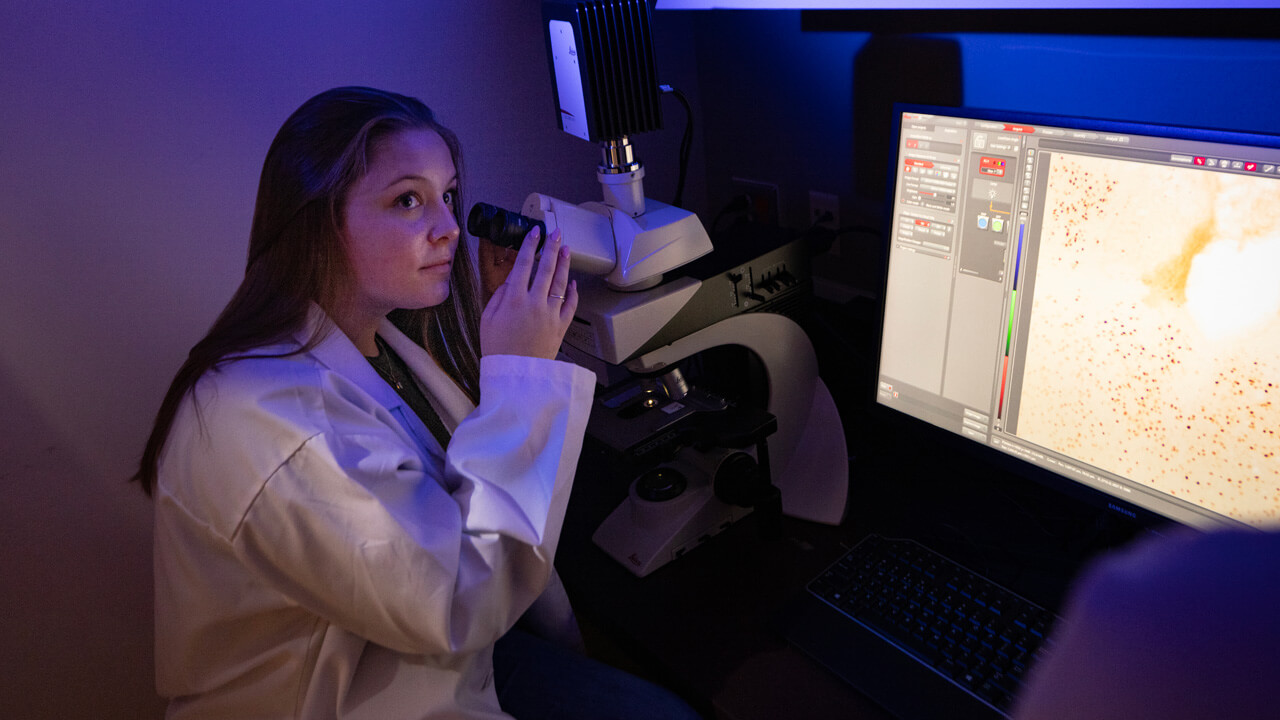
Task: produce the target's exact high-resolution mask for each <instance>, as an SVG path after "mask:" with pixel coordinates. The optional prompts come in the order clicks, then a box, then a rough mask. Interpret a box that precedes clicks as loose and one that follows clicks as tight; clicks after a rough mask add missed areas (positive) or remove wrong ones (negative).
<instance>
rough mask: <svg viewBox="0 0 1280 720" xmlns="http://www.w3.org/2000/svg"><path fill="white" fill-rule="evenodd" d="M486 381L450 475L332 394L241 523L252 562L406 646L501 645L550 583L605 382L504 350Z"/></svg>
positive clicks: (455, 442)
mask: <svg viewBox="0 0 1280 720" xmlns="http://www.w3.org/2000/svg"><path fill="white" fill-rule="evenodd" d="M480 386H481V402H480V404H479V406H478V407H477V408H476V410H475V412H473V413H472V414H471V415H469V416H468V417H466V418H465V419H464V420H463V421H462V422H461V423H460V424H459V425H458V427H457V429H456V430H455V433H454V435H453V438H452V440H451V442H450V444H449V449H448V452H447V458H446V462H445V466H444V468H443V475H441V474H440V468H439V467H438V466H434V465H432V464H431V463H426V464H425V465H424V463H423V461H422V457H421V455H420V454H419V453H416V452H407V451H406V447H405V445H404V443H403V440H402V438H401V436H399V435H398V434H397V433H395V432H394V431H393V430H392V429H389V428H388V427H387V425H386V424H385V423H384V422H380V421H378V419H377V418H374V417H371V416H370V415H369V414H368V413H367V411H365V410H363V409H362V408H359V407H354V406H352V405H349V404H346V403H344V402H342V401H341V399H340V398H339V399H337V400H330V401H327V405H326V408H325V416H326V419H327V421H328V422H329V423H330V427H329V428H328V429H327V430H325V431H324V432H322V433H318V434H316V435H314V436H312V437H311V438H309V439H308V440H307V441H306V442H305V443H303V445H302V446H301V447H300V448H299V449H298V450H297V452H295V453H294V454H293V455H292V457H290V458H289V459H288V460H287V461H286V462H285V463H284V464H282V465H281V466H280V467H279V468H278V469H277V470H276V471H275V472H274V473H273V474H272V476H271V478H270V479H269V480H268V482H267V483H266V485H265V486H264V488H263V490H262V492H261V493H259V495H258V497H256V498H255V499H254V502H253V504H252V506H251V507H250V509H249V511H248V513H247V514H246V516H245V519H244V521H243V522H242V523H241V524H240V527H239V528H238V529H237V531H236V537H235V547H236V548H237V552H238V553H239V554H241V556H242V558H243V561H244V562H245V563H246V564H247V565H250V566H251V567H253V568H255V570H256V571H257V572H258V573H259V574H260V575H261V576H262V577H264V578H267V581H268V582H269V583H270V584H271V585H272V586H274V587H276V588H278V590H279V591H280V592H282V593H284V594H286V595H287V596H289V597H290V598H291V599H292V600H294V601H295V602H297V603H299V604H301V605H303V606H306V607H308V608H310V609H312V610H313V611H314V612H315V613H317V614H318V615H320V616H322V617H324V618H326V619H328V620H329V621H330V622H332V623H335V624H337V625H340V626H342V627H344V628H346V629H348V630H350V631H351V632H354V633H356V634H358V635H361V636H363V637H366V638H368V639H369V640H371V641H373V642H376V643H378V644H380V645H383V646H386V647H389V648H392V649H394V650H397V651H400V652H406V653H415V654H422V655H437V654H452V653H459V652H471V651H475V650H477V649H479V648H482V647H484V646H486V645H488V644H490V643H492V642H494V641H495V640H496V639H497V638H498V637H500V636H501V635H502V634H503V633H504V632H506V631H507V630H508V629H509V628H510V627H511V626H512V625H514V623H515V622H516V620H517V619H518V618H519V617H520V615H521V613H523V612H524V611H525V610H526V609H527V608H528V607H529V606H530V604H532V603H533V601H534V600H535V599H536V598H537V596H538V595H539V593H541V592H542V590H543V588H544V587H545V586H546V584H547V579H548V576H549V574H550V572H551V570H552V561H553V560H554V556H555V550H556V545H557V542H558V540H559V534H560V528H561V524H562V522H563V518H564V512H565V507H566V505H567V503H568V497H569V491H570V489H571V485H572V478H573V473H574V470H575V468H576V465H577V460H578V456H579V453H580V451H581V446H582V438H583V434H584V432H585V428H586V421H587V416H588V415H589V412H590V400H591V394H592V391H593V387H594V385H593V377H592V376H591V374H590V373H589V372H587V371H585V370H583V369H581V368H579V367H577V366H574V365H571V364H567V363H560V362H555V361H549V360H536V359H532V358H520V357H514V356H494V357H485V358H484V359H483V360H482V363H481V383H480ZM339 395H340V394H339Z"/></svg>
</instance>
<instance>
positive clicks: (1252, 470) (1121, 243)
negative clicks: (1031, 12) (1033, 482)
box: [875, 104, 1280, 529]
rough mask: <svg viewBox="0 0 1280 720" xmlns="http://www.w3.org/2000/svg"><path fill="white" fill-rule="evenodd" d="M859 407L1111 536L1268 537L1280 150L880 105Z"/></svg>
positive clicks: (1273, 464) (1083, 123)
mask: <svg viewBox="0 0 1280 720" xmlns="http://www.w3.org/2000/svg"><path fill="white" fill-rule="evenodd" d="M894 113H895V117H894V122H893V126H894V131H895V134H894V139H893V143H894V147H896V152H897V155H896V158H897V159H896V161H895V163H894V164H893V171H892V176H891V178H890V183H889V186H890V195H891V198H890V205H891V212H890V215H889V224H890V230H889V242H888V252H887V272H886V280H885V285H884V289H883V301H884V307H883V318H882V322H883V325H882V332H881V340H880V347H879V364H878V369H877V385H876V390H875V392H876V395H875V403H876V406H877V407H879V408H883V409H884V410H887V411H889V412H890V413H891V414H893V415H901V416H905V417H907V418H909V419H908V420H906V422H909V423H912V424H913V425H918V426H920V427H921V428H924V429H927V430H928V431H929V432H937V431H940V430H942V431H946V433H945V434H946V435H947V436H948V437H950V438H955V439H957V440H958V441H959V442H961V443H962V444H968V445H970V446H972V447H973V448H975V449H976V452H978V453H980V454H982V455H983V456H984V457H985V456H990V457H993V458H998V459H999V460H1000V462H1001V463H1002V464H1009V465H1011V466H1013V467H1015V468H1017V469H1019V470H1020V471H1022V472H1024V474H1025V475H1027V476H1028V477H1036V478H1038V479H1040V480H1043V481H1045V482H1047V483H1048V484H1049V485H1051V486H1053V487H1056V488H1059V489H1062V490H1069V491H1078V493H1079V494H1080V495H1081V496H1083V497H1086V498H1089V499H1093V500H1096V501H1098V502H1099V503H1100V504H1101V505H1102V506H1104V507H1107V508H1110V509H1111V510H1114V511H1116V512H1119V513H1120V514H1122V515H1125V516H1128V517H1140V518H1141V519H1146V520H1152V519H1154V520H1157V521H1173V522H1176V523H1180V524H1184V525H1190V526H1194V527H1198V528H1205V529H1209V528H1218V527H1228V526H1230V527H1266V526H1271V525H1275V524H1276V523H1277V521H1278V520H1280V138H1277V137H1271V136H1263V135H1256V134H1244V133H1235V132H1225V131H1215V130H1199V129H1186V128H1178V127H1167V126H1158V125H1151V124H1136V123H1126V122H1112V121H1100V120H1088V119H1079V118H1069V117H1059V116H1047V115H1034V114H1026V113H1012V112H1003V111H990V110H974V109H957V108H943V107H929V106H918V105H901V104H900V105H896V106H895V108H894Z"/></svg>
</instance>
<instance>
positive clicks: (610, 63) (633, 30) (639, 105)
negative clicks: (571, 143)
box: [542, 0, 662, 142]
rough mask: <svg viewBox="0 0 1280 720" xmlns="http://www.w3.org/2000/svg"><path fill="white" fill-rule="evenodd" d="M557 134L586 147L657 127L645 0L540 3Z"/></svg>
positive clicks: (655, 82) (659, 120)
mask: <svg viewBox="0 0 1280 720" xmlns="http://www.w3.org/2000/svg"><path fill="white" fill-rule="evenodd" d="M542 14H543V20H544V22H545V23H547V46H548V51H549V57H550V59H551V72H552V81H553V84H554V86H555V96H556V105H557V110H558V114H559V118H560V127H561V129H563V130H564V131H565V132H567V133H570V134H572V135H576V136H578V137H581V138H582V139H584V140H590V141H595V142H599V141H607V140H617V139H620V138H623V137H625V136H628V135H633V134H635V133H641V132H648V131H650V130H659V129H661V128H662V111H661V106H660V95H661V94H660V90H659V88H658V77H657V75H658V73H657V67H656V63H655V62H654V51H653V33H652V31H651V29H650V18H649V5H648V2H647V0H595V1H594V2H571V1H569V0H545V1H544V2H543V4H542Z"/></svg>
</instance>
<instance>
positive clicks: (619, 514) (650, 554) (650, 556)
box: [591, 476, 751, 577]
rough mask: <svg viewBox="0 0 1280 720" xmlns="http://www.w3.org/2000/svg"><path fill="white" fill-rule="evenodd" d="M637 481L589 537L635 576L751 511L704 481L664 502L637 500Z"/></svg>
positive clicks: (690, 546) (639, 575)
mask: <svg viewBox="0 0 1280 720" xmlns="http://www.w3.org/2000/svg"><path fill="white" fill-rule="evenodd" d="M695 479H696V476H695ZM642 480H643V477H642V478H640V479H637V480H636V481H634V482H632V484H631V492H630V495H629V497H628V498H627V499H626V500H624V501H623V502H622V504H621V505H619V506H618V507H617V508H616V509H614V511H613V512H612V513H610V514H609V517H607V518H605V521H604V522H603V523H601V524H600V527H599V528H598V529H597V530H596V532H595V533H594V534H593V535H592V536H591V539H592V540H593V541H594V542H595V544H596V545H598V546H599V547H600V548H601V549H602V550H604V551H605V552H606V553H608V554H609V555H610V557H612V558H613V559H614V560H617V561H618V562H619V563H620V564H622V565H623V566H624V567H626V568H627V569H628V570H630V571H631V572H633V573H635V574H636V575H637V576H638V577H644V576H646V575H648V574H649V573H651V572H653V571H654V570H657V569H658V568H660V567H662V566H663V565H665V564H667V563H668V562H671V561H672V560H675V559H676V558H678V557H680V556H681V555H683V554H684V553H686V552H688V551H689V550H692V549H693V548H695V547H697V546H698V545H700V544H702V543H704V542H706V541H707V540H709V539H711V537H713V536H715V535H716V534H718V533H720V532H721V531H722V530H724V529H725V528H727V527H729V526H730V525H732V524H733V523H735V522H737V521H738V520H741V519H742V518H744V517H746V516H747V515H748V514H749V513H750V512H751V508H746V507H737V506H734V505H729V504H726V503H725V502H723V501H721V500H720V499H719V498H717V497H716V496H715V493H714V492H713V491H712V488H711V484H710V482H707V481H706V479H705V478H701V480H702V482H700V483H698V484H693V483H691V485H690V486H689V487H687V488H685V489H684V490H683V492H680V493H679V494H678V495H676V496H675V497H672V498H671V499H668V500H646V499H644V498H642V497H640V495H639V494H638V493H637V484H638V483H640V482H642Z"/></svg>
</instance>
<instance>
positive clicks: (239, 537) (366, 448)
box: [155, 309, 594, 720]
mask: <svg viewBox="0 0 1280 720" xmlns="http://www.w3.org/2000/svg"><path fill="white" fill-rule="evenodd" d="M311 323H312V325H313V326H314V324H315V323H328V320H327V318H326V317H325V316H324V314H323V313H322V312H320V311H319V310H318V309H314V311H313V313H312V317H311ZM379 333H380V334H381V335H382V336H383V337H384V338H385V339H386V340H387V342H388V343H389V344H390V345H391V346H392V347H393V348H394V349H395V350H396V352H397V353H399V354H400V356H401V357H402V358H404V359H405V361H406V362H407V364H408V365H409V367H410V368H411V369H412V370H413V371H414V373H415V374H416V375H417V377H418V378H419V380H420V381H421V384H422V386H423V388H424V390H425V391H426V392H427V393H428V395H429V396H430V398H431V400H432V402H433V404H434V406H435V407H436V408H437V409H438V411H439V413H440V415H441V417H442V419H443V420H444V423H445V425H446V427H448V428H449V429H450V430H451V431H452V433H453V436H452V439H451V441H450V443H449V448H448V453H447V454H446V453H444V452H442V451H441V449H440V446H439V444H438V443H437V442H436V441H435V439H434V438H433V437H432V436H431V433H430V432H429V431H428V430H427V429H426V427H425V426H424V425H423V423H422V422H421V420H419V419H418V417H417V416H416V415H415V414H414V412H413V411H412V410H411V409H410V408H409V407H408V406H407V405H406V404H405V403H404V402H403V401H402V399H401V398H400V396H399V395H397V394H396V393H395V391H393V390H392V389H391V388H390V387H388V386H387V385H386V383H384V382H383V381H382V379H381V378H380V377H379V376H378V375H377V374H376V373H375V371H374V370H373V368H372V367H371V366H370V365H369V362H368V361H367V360H366V359H365V358H364V356H363V355H361V354H360V352H359V350H357V349H356V347H355V345H353V344H352V343H351V341H350V340H349V339H348V338H347V337H346V335H344V334H343V333H342V332H341V331H339V330H337V329H334V330H333V331H332V332H331V333H330V334H329V336H328V338H327V339H326V340H324V341H323V343H321V344H320V345H319V346H318V347H316V348H315V349H313V350H311V351H309V352H306V353H302V354H300V355H294V356H291V357H286V358H270V359H246V360H240V361H236V362H233V363H229V364H227V365H225V366H224V367H223V368H222V369H221V370H219V371H216V372H211V373H207V374H206V375H205V377H204V378H202V379H201V380H200V381H199V383H198V384H197V386H196V388H195V392H194V395H189V396H188V398H187V400H186V401H184V403H183V404H182V407H181V409H180V410H179V412H178V415H177V417H176V420H175V422H174V425H173V429H172V431H171V433H170V435H169V439H168V443H167V445H166V448H165V451H164V454H163V456H162V457H161V461H160V466H159V482H158V484H157V489H156V532H155V574H156V577H155V580H156V677H157V687H158V689H159V691H160V693H161V694H162V695H164V696H167V697H170V698H171V702H170V705H169V717H170V718H237V719H248V718H352V719H354V718H378V719H379V720H397V719H399V718H445V717H448V718H505V717H507V716H506V715H504V714H503V713H502V711H501V710H500V709H499V707H498V702H497V696H496V695H495V693H494V689H493V683H492V675H493V668H492V651H493V643H494V641H496V640H497V639H498V638H499V637H500V636H501V635H503V634H504V633H505V632H506V631H507V630H508V629H510V628H511V627H512V625H514V624H515V622H516V620H517V619H519V618H520V616H521V615H522V614H523V613H524V612H525V611H526V610H527V609H528V608H530V606H531V605H532V604H533V603H534V601H535V600H536V599H538V598H539V596H540V595H541V594H543V591H544V588H547V586H548V582H549V581H550V580H551V578H552V575H553V568H552V561H553V559H554V556H555V551H556V544H557V542H558V539H559V535H560V528H561V524H562V522H563V519H564V513H565V506H566V504H567V502H568V498H569V491H570V487H571V485H572V481H573V473H574V470H575V467H576V465H577V460H578V456H579V453H580V451H581V447H582V438H583V433H584V431H585V429H586V422H587V416H588V414H589V412H590V405H591V396H592V393H593V391H594V376H593V375H592V374H591V373H590V372H588V371H586V370H584V369H582V368H580V367H578V366H575V365H572V364H568V363H562V362H556V361H551V360H540V359H534V358H527V357H516V356H502V355H500V356H489V357H484V358H483V359H482V361H481V371H480V376H481V377H480V387H481V402H480V405H479V407H473V406H472V404H471V402H470V401H469V400H468V398H467V397H466V395H465V394H463V393H462V391H461V390H460V389H459V388H458V387H457V386H456V385H455V384H454V383H453V381H452V380H451V379H450V378H449V377H448V376H447V375H445V373H444V372H443V371H442V370H440V368H439V367H438V366H437V365H436V364H435V362H434V361H432V360H431V358H430V356H429V355H428V354H427V353H426V352H425V351H424V350H423V349H422V348H421V347H419V346H417V345H415V344H414V343H413V342H412V341H411V340H409V339H408V338H407V337H405V336H404V335H402V334H401V333H399V332H398V331H396V330H395V328H394V327H392V326H391V324H390V323H389V322H387V323H384V324H383V326H382V328H381V329H380V330H379ZM300 337H301V336H300ZM296 347H297V346H296V345H293V346H287V345H286V346H281V347H279V348H275V349H274V350H275V351H288V350H290V349H296ZM271 351H272V350H270V349H269V350H267V352H271ZM193 398H194V399H193ZM551 590H552V591H554V592H549V593H548V595H553V594H554V595H555V597H552V598H549V599H550V600H551V601H553V604H556V605H557V607H553V608H552V609H551V613H552V614H553V615H554V614H556V613H557V612H558V613H559V617H561V618H565V617H567V618H568V619H569V620H570V621H571V619H572V615H571V613H570V612H569V611H567V598H565V597H564V593H563V590H562V589H561V588H560V586H559V584H558V582H555V583H553V584H552V588H551ZM540 604H542V602H541V601H540Z"/></svg>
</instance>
